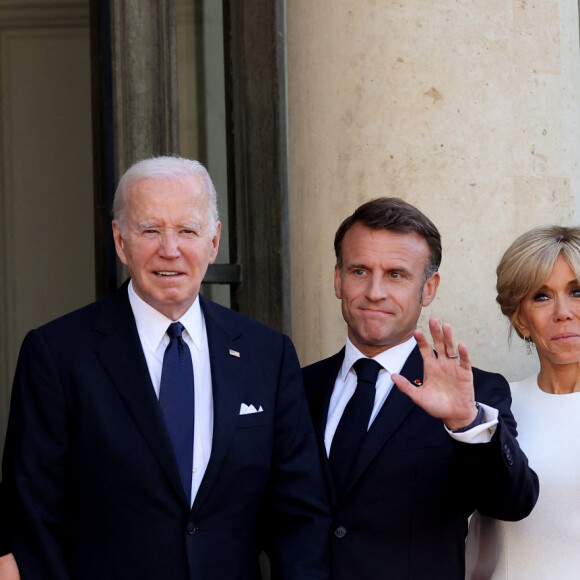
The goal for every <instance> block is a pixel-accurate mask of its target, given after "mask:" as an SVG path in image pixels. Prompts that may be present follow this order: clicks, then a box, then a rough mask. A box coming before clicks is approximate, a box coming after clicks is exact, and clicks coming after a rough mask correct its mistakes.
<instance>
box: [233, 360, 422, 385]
mask: <svg viewBox="0 0 580 580" xmlns="http://www.w3.org/2000/svg"><path fill="white" fill-rule="evenodd" d="M230 352H231V351H230ZM413 382H414V383H415V384H416V385H417V386H418V387H422V386H423V381H421V380H419V379H415V380H414V381H413Z"/></svg>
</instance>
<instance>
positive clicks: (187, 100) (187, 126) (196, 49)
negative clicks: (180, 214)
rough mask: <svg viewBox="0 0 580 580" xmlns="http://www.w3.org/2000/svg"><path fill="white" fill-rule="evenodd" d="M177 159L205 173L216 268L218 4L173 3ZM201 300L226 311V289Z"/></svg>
mask: <svg viewBox="0 0 580 580" xmlns="http://www.w3.org/2000/svg"><path fill="white" fill-rule="evenodd" d="M176 10H177V55H178V82H179V132H180V136H179V139H180V154H181V155H182V156H183V157H189V158H192V159H198V160H199V161H201V162H202V163H203V164H204V165H205V166H206V167H207V169H208V171H209V173H210V175H211V177H212V179H213V182H214V184H215V187H216V190H217V193H218V209H219V213H220V219H221V222H222V235H221V242H220V250H219V254H218V258H217V260H216V263H221V264H223V263H228V262H229V232H228V203H227V195H228V192H227V159H226V116H225V82H224V54H223V16H222V2H217V1H216V0H177V2H176ZM202 291H203V294H204V295H205V296H207V297H208V298H211V299H212V300H215V301H216V302H219V303H220V304H224V305H226V306H229V304H230V287H229V286H228V285H218V284H205V285H204V286H203V288H202Z"/></svg>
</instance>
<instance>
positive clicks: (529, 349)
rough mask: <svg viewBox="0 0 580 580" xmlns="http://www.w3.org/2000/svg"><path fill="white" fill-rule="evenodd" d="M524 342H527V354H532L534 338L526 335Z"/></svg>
mask: <svg viewBox="0 0 580 580" xmlns="http://www.w3.org/2000/svg"><path fill="white" fill-rule="evenodd" d="M524 342H525V343H526V354H532V338H531V337H530V336H525V335H524Z"/></svg>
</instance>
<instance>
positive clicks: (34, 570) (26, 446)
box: [3, 331, 69, 580]
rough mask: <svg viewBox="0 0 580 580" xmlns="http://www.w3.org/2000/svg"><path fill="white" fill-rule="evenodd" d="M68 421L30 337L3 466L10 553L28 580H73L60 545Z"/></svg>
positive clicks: (50, 372)
mask: <svg viewBox="0 0 580 580" xmlns="http://www.w3.org/2000/svg"><path fill="white" fill-rule="evenodd" d="M68 421H69V419H68V414H67V404H66V401H65V397H64V394H63V389H62V384H61V380H60V377H59V376H58V373H57V370H56V367H55V364H54V361H53V360H52V357H51V354H50V352H49V348H48V345H47V344H46V342H45V341H44V339H43V337H42V336H41V334H40V332H39V331H31V332H30V333H29V334H28V335H27V337H26V338H25V340H24V342H23V344H22V348H21V350H20V356H19V360H18V364H17V368H16V374H15V379H14V385H13V389H12V400H11V407H10V417H9V421H8V431H7V435H6V447H5V452H4V460H3V474H4V482H5V486H6V489H5V491H6V494H7V497H6V502H7V505H9V506H10V518H11V532H12V548H13V552H14V555H15V558H16V560H17V561H18V565H19V568H20V571H21V575H22V577H23V578H26V579H29V580H67V579H68V578H69V574H68V572H67V566H66V564H65V556H64V554H63V550H62V542H61V538H62V523H63V517H64V516H63V513H64V510H65V506H64V504H63V497H64V490H65V486H66V476H65V473H66V462H67V450H68V447H69V440H68V432H69V426H68Z"/></svg>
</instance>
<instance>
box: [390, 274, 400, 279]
mask: <svg viewBox="0 0 580 580" xmlns="http://www.w3.org/2000/svg"><path fill="white" fill-rule="evenodd" d="M390 277H391V278H394V279H395V280H396V279H397V278H400V277H401V274H400V273H399V272H391V274H390Z"/></svg>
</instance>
